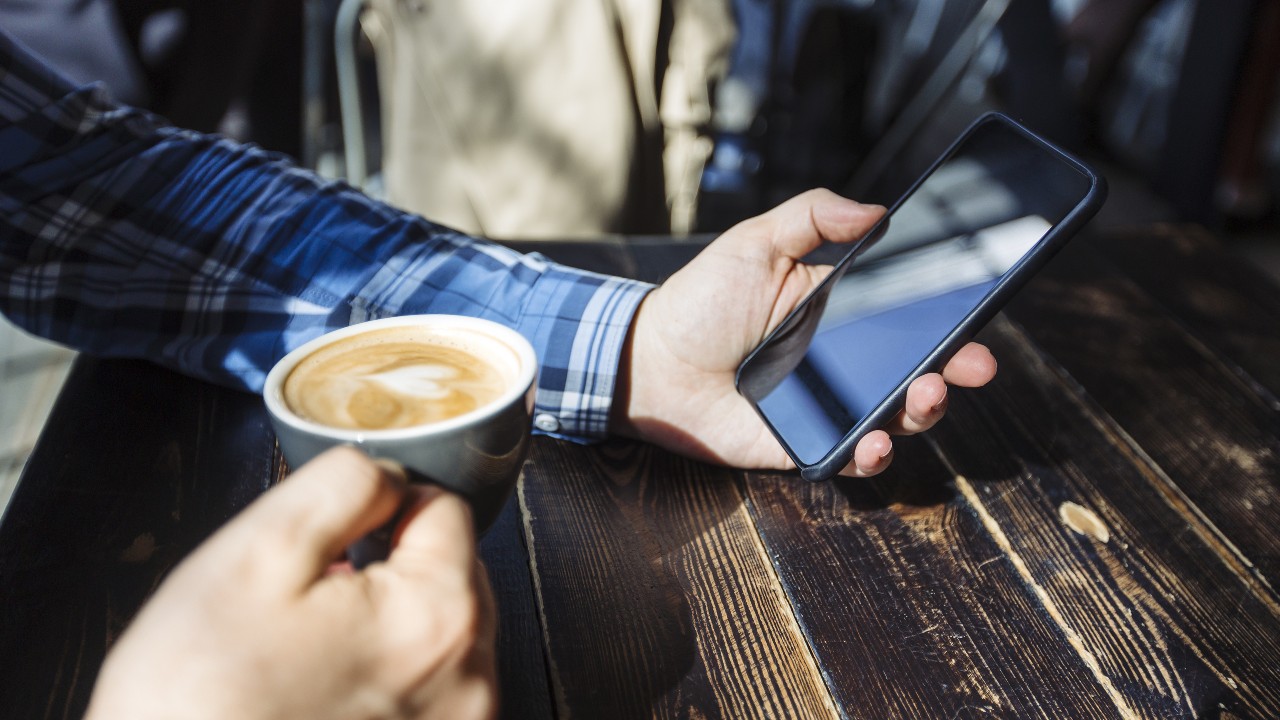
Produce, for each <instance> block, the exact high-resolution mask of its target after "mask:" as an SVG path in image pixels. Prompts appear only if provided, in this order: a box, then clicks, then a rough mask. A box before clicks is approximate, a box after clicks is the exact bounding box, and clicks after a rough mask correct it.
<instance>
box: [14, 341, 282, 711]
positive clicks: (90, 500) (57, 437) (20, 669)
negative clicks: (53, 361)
mask: <svg viewBox="0 0 1280 720" xmlns="http://www.w3.org/2000/svg"><path fill="white" fill-rule="evenodd" d="M261 406H262V403H261V400H260V399H259V398H257V397H256V396H254V395H249V394H247V393H236V392H230V391H227V390H225V389H222V388H217V387H214V386H211V385H207V384H205V383H200V382H198V381H195V380H191V379H189V378H184V377H181V376H179V375H177V374H175V373H171V372H168V371H166V370H162V369H160V368H158V367H155V366H153V365H150V364H148V363H143V362H138V361H102V360H94V359H91V358H87V357H81V358H79V359H78V360H77V361H76V363H75V366H74V368H73V370H72V372H71V374H70V376H69V378H68V380H67V384H66V389H65V390H64V392H63V394H62V396H61V397H60V399H59V400H58V402H57V404H56V405H55V406H54V408H53V411H52V414H51V415H50V420H49V424H48V426H47V430H46V432H45V433H44V434H43V435H42V436H41V439H40V442H39V443H38V444H37V446H36V449H35V451H34V452H33V454H32V456H31V460H30V462H29V464H28V470H27V473H26V474H25V475H24V477H23V481H22V483H21V485H20V486H19V488H18V491H17V492H16V493H15V495H14V497H13V501H12V502H11V503H10V505H9V508H8V511H7V512H6V514H5V519H4V523H3V524H0V607H3V608H4V609H5V612H4V613H3V614H0V647H3V648H4V649H5V650H4V652H3V653H0V708H2V709H3V713H2V714H3V715H4V716H5V717H14V718H74V717H80V716H82V715H83V713H84V709H85V706H86V705H87V704H88V699H89V692H90V690H91V689H92V687H93V682H94V679H95V678H96V676H97V672H98V666H99V665H100V664H101V662H102V658H103V657H104V655H105V654H106V650H107V649H108V648H109V647H110V645H111V643H112V642H113V641H114V640H115V638H116V637H117V636H119V634H120V633H121V632H122V631H123V630H124V628H125V626H126V625H127V624H128V622H129V620H130V619H132V617H133V615H134V613H136V612H137V610H138V608H139V607H140V606H141V604H142V602H143V601H144V600H145V599H146V598H147V597H148V596H149V595H150V594H151V592H152V591H153V590H154V588H155V587H156V586H157V585H158V584H159V583H160V581H161V579H162V578H163V577H164V576H165V574H166V573H167V572H168V571H169V569H170V568H172V567H173V566H174V565H175V564H177V562H178V561H179V560H181V559H182V558H183V557H184V556H185V555H186V554H187V553H188V552H189V551H190V550H191V549H192V548H194V547H195V546H196V545H197V544H198V543H199V542H200V541H201V540H203V539H204V538H205V537H207V536H208V535H210V534H211V533H212V532H213V531H214V530H215V529H217V528H218V527H219V526H220V525H222V523H224V522H225V521H226V520H227V519H228V518H230V517H231V516H232V515H233V514H234V513H235V512H236V511H238V510H239V509H240V508H242V507H244V506H245V505H247V504H248V503H249V502H250V501H251V500H252V499H253V498H255V497H257V495H258V494H260V493H261V492H262V491H263V490H265V489H266V488H267V487H268V486H270V485H271V483H273V482H274V480H275V477H276V475H277V473H278V472H279V469H280V467H281V462H280V458H279V456H278V455H277V453H276V449H275V441H274V436H273V435H272V433H271V431H270V428H269V427H268V425H267V419H266V416H265V413H264V412H263V410H262V407H261ZM230 448H234V452H230V451H228V449H230Z"/></svg>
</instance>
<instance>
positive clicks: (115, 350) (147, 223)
mask: <svg viewBox="0 0 1280 720" xmlns="http://www.w3.org/2000/svg"><path fill="white" fill-rule="evenodd" d="M425 171H428V172H429V169H425ZM649 288H650V286H648V285H644V284H641V283H636V282H632V281H628V280H622V279H619V278H612V277H607V276H603V275H596V274H593V273H588V272H584V271H580V270H574V269H571V268H566V267H562V266H558V265H555V264H553V263H550V262H548V261H546V260H545V259H543V258H541V257H540V256H538V255H520V254H519V253H516V252H513V251H511V250H508V249H506V248H503V247H500V246H498V245H494V244H492V243H488V242H484V241H481V240H476V239H474V238H470V237H466V236H464V235H461V234H459V233H457V232H455V231H453V230H450V229H448V228H445V227H441V226H439V225H434V224H432V223H430V222H428V221H426V220H424V219H423V218H421V217H418V216H416V215H411V214H408V213H405V212H402V211H399V210H396V209H394V208H391V207H389V206H387V205H384V204H381V203H378V202H375V201H373V200H370V199H369V198H367V197H366V196H364V195H363V194H361V193H359V192H357V191H355V190H353V189H351V188H350V187H348V186H347V185H345V184H343V183H339V182H327V181H325V180H323V179H321V178H319V177H317V176H316V175H314V174H312V173H309V172H306V171H303V170H299V169H297V168H295V167H292V166H291V165H290V164H289V163H288V162H287V161H286V160H285V159H283V158H282V157H280V156H277V155H273V154H271V153H266V152H263V151H261V150H259V149H256V148H253V147H249V146H241V145H237V144H235V143H232V142H228V141H226V140H224V139H220V138H217V137H212V136H206V135H200V134H197V133H193V132H188V131H184V130H179V129H175V128H172V127H168V126H166V125H165V124H164V123H163V122H161V121H160V120H159V119H157V118H155V117H153V116H151V115H148V114H147V113H144V112H141V111H139V110H136V109H133V108H129V107H121V106H118V105H115V104H113V103H111V102H110V101H109V100H108V99H107V98H106V97H105V95H104V93H103V92H102V91H101V89H100V88H98V87H97V86H88V87H82V88H76V87H74V86H73V85H72V84H71V83H70V82H68V81H67V80H65V79H64V78H62V77H61V76H59V75H58V74H57V73H56V72H54V71H52V70H50V69H49V68H48V67H47V66H46V65H44V64H43V63H42V62H41V61H39V60H37V59H36V58H34V57H33V56H32V55H31V54H30V53H29V52H27V51H26V50H24V49H23V48H22V47H21V46H20V45H18V44H16V43H15V42H14V41H13V40H12V39H11V38H9V37H8V36H6V35H4V34H3V33H2V32H0V310H3V312H4V314H5V315H7V316H8V317H9V318H10V319H12V320H13V321H14V322H16V323H17V324H19V325H21V326H22V327H24V328H26V329H27V330H29V331H31V332H32V333H35V334H37V335H41V336H43V337H46V338H50V339H52V340H56V341H58V342H62V343H65V344H67V345H70V346H72V347H75V348H77V349H80V350H83V351H85V352H88V353H92V354H95V355H105V356H129V357H142V358H147V359H150V360H152V361H154V362H157V363H160V364H162V365H166V366H169V367H172V368H175V369H177V370H179V371H181V372H184V373H187V374H190V375H194V376H197V377H200V378H204V379H207V380H211V381H213V382H218V383H221V384H224V385H230V386H233V387H238V388H243V389H246V390H251V391H258V390H260V389H261V386H262V382H263V379H264V377H265V375H266V372H267V370H269V369H270V367H271V366H272V364H273V363H274V362H275V361H276V360H277V359H279V358H280V357H281V356H283V355H284V354H285V353H287V352H288V351H289V350H291V349H292V348H295V347H297V346H298V345H300V344H302V343H303V342H305V341H307V340H310V339H311V338H314V337H316V336H317V335H320V334H321V333H323V332H326V331H328V330H332V329H334V328H338V327H342V326H345V325H349V324H352V323H358V322H361V321H364V320H371V319H374V318H380V317H386V316H392V315H405V314H414V313H455V314H463V315H475V316H479V317H485V318H489V319H491V320H496V321H498V322H500V323H503V324H505V325H508V326H510V327H513V328H515V329H516V330H518V331H519V332H521V333H522V334H524V335H525V336H526V337H527V338H529V340H530V341H531V342H532V343H533V346H534V348H535V349H536V350H537V352H538V356H539V358H540V360H541V363H542V365H541V371H540V374H539V380H538V393H537V409H536V413H537V421H536V425H537V426H538V427H539V428H540V429H542V430H544V431H548V432H555V433H558V434H563V435H570V436H578V437H598V436H601V435H603V434H604V433H605V431H606V429H607V422H608V416H609V408H610V405H611V401H612V397H613V388H614V381H615V378H616V374H617V368H618V362H619V358H620V354H621V351H622V345H623V340H624V338H625V336H626V332H627V328H628V326H629V324H630V322H631V317H632V315H633V314H634V312H635V309H636V307H637V306H638V305H639V302H640V300H641V298H642V297H643V296H644V294H645V292H647V291H648V289H649Z"/></svg>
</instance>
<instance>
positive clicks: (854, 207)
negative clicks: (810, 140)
mask: <svg viewBox="0 0 1280 720" xmlns="http://www.w3.org/2000/svg"><path fill="white" fill-rule="evenodd" d="M884 213H885V209H884V207H882V206H880V205H863V204H862V203H859V202H855V201H853V200H850V199H848V198H843V197H840V196H839V195H836V194H835V193H833V192H831V191H830V190H810V191H808V192H806V193H803V194H801V195H797V196H796V197H793V198H791V199H790V200H788V201H786V202H784V203H782V204H781V205H779V206H778V207H776V208H774V209H772V210H770V211H769V212H768V213H767V215H766V216H767V217H769V218H771V219H772V220H773V221H774V222H775V223H777V225H776V230H775V233H774V238H773V242H774V247H775V248H777V249H778V250H779V251H780V252H782V253H783V254H785V255H786V256H787V257H791V258H797V259H798V258H801V257H804V256H805V255H808V254H809V253H811V252H813V251H814V250H817V249H818V247H820V246H821V245H822V243H823V242H824V241H825V242H837V243H845V242H851V241H853V240H857V239H858V238H861V237H862V236H863V235H866V234H867V231H868V230H870V229H871V228H872V227H873V226H874V225H875V224H876V222H878V221H879V220H880V218H881V217H883V216H884Z"/></svg>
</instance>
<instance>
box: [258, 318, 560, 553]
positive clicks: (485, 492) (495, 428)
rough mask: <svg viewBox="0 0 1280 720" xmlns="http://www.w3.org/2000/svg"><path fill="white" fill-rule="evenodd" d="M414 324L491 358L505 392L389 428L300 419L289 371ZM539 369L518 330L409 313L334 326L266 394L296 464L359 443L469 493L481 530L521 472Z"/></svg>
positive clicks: (285, 367) (302, 350)
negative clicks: (324, 352) (374, 334)
mask: <svg viewBox="0 0 1280 720" xmlns="http://www.w3.org/2000/svg"><path fill="white" fill-rule="evenodd" d="M410 326H411V327H420V328H423V329H426V330H429V331H430V333H431V334H432V335H436V336H439V337H450V336H453V337H456V338H458V339H459V340H460V344H461V345H462V346H464V347H466V348H467V349H468V351H469V352H472V353H473V354H476V355H480V356H481V357H484V358H485V360H486V361H487V362H488V363H490V364H491V365H493V366H494V367H495V368H497V369H498V370H499V372H500V373H501V374H502V376H503V380H504V388H503V390H502V392H501V394H500V395H499V396H498V397H497V398H496V399H494V400H492V401H490V402H488V403H486V404H484V405H482V406H480V407H478V408H476V409H474V410H472V411H470V412H467V413H464V414H462V415H458V416H455V417H452V418H448V419H446V420H441V421H439V422H432V423H426V424H422V425H415V426H412V427H405V428H396V429H387V430H350V429H344V428H339V427H332V426H329V425H324V424H321V423H318V422H315V421H313V420H308V419H306V418H303V417H301V416H299V415H298V414H297V413H295V412H294V411H293V410H292V409H290V407H289V405H288V404H287V403H286V402H285V397H284V384H285V380H286V379H287V378H288V377H289V373H290V372H292V371H293V369H294V368H295V367H296V366H297V365H298V363H299V362H301V361H302V360H303V359H304V358H306V357H308V356H310V355H311V354H312V353H314V352H315V351H317V350H319V349H320V348H322V347H325V346H327V345H329V344H332V343H334V342H336V341H339V340H342V339H344V338H349V337H352V336H353V335H358V334H361V333H367V332H371V331H378V330H384V329H388V328H399V327H410ZM537 370H538V363H537V357H536V355H535V353H534V350H533V346H532V345H530V344H529V341H528V340H526V339H525V338H524V336H522V335H520V333H518V332H516V331H515V330H512V329H511V328H508V327H506V326H503V325H499V324H498V323H495V322H491V321H489V320H482V319H479V318H473V317H464V316H460V315H406V316H402V317H394V318H384V319H381V320H371V321H369V322H365V323H360V324H357V325H352V326H349V327H346V328H342V329H340V330H335V331H333V332H329V333H326V334H325V335H322V336H320V337H318V338H316V339H314V340H312V341H310V342H308V343H306V344H304V345H302V346H300V347H298V348H297V349H295V350H294V351H293V352H290V353H289V354H288V355H286V356H285V357H283V358H282V359H281V360H280V361H279V362H278V363H276V365H275V367H273V368H272V369H271V372H269V373H268V374H267V380H266V384H265V385H264V386H263V399H264V400H265V402H266V405H267V410H268V412H269V413H270V416H271V423H272V425H273V426H274V428H275V431H276V437H277V439H278V440H279V443H280V450H281V451H282V452H283V453H284V457H285V459H286V460H287V461H288V462H289V465H290V466H291V467H295V468H296V467H298V466H300V465H302V464H303V463H305V462H307V461H308V460H310V459H311V458H313V457H315V456H316V455H319V454H320V453H322V452H324V451H325V450H327V449H329V448H331V447H334V446H336V445H354V446H356V447H359V448H361V449H362V450H364V451H365V452H366V453H368V454H369V456H370V457H374V458H389V459H391V460H395V461H396V462H399V463H400V464H401V465H403V466H404V467H405V469H406V470H407V471H408V472H409V475H410V480H411V481H414V480H417V481H427V482H434V483H437V484H439V485H441V486H443V487H445V488H447V489H449V490H452V491H453V492H456V493H458V494H459V495H461V496H463V497H464V498H466V499H467V501H468V502H469V503H470V504H471V509H472V516H473V518H474V520H475V526H476V533H477V535H479V534H481V533H483V532H484V531H485V530H487V529H488V528H489V526H490V525H492V524H493V521H494V520H496V519H497V517H498V513H499V512H501V510H502V507H503V505H504V504H505V503H506V501H507V498H508V497H509V496H510V495H511V490H512V488H514V487H515V484H516V479H517V478H518V476H519V474H520V468H521V465H522V464H523V462H524V457H525V453H526V451H527V449H528V445H529V433H530V425H531V414H532V410H533V395H534V390H535V379H536V377H537ZM384 540H385V538H384ZM364 549H365V550H369V549H370V548H368V547H366V548H364ZM352 550H353V551H356V552H357V553H359V552H361V549H360V548H353V549H352ZM371 552H373V553H375V554H376V553H378V552H379V551H378V550H376V549H373V550H371ZM370 559H377V558H357V557H352V561H353V562H355V563H356V564H357V565H361V564H365V562H367V561H368V560H370Z"/></svg>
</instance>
